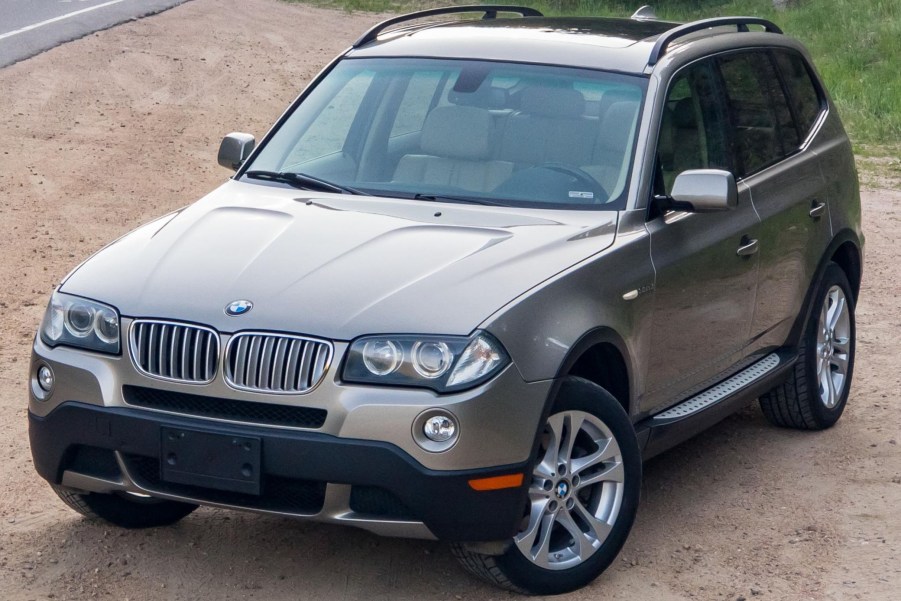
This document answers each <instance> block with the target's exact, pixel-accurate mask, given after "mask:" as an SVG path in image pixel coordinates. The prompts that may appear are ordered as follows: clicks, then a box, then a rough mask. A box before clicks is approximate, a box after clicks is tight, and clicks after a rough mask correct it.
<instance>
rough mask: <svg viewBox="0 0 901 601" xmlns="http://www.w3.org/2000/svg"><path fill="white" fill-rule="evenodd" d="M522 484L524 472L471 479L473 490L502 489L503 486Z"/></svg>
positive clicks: (509, 486) (470, 484) (513, 486)
mask: <svg viewBox="0 0 901 601" xmlns="http://www.w3.org/2000/svg"><path fill="white" fill-rule="evenodd" d="M521 485H522V474H508V475H506V476H493V477H491V478H476V479H475V480H470V481H469V486H470V488H472V489H473V490H480V491H481V490H501V489H503V488H516V487H517V486H521Z"/></svg>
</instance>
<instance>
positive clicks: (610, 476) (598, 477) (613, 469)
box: [576, 461, 625, 490]
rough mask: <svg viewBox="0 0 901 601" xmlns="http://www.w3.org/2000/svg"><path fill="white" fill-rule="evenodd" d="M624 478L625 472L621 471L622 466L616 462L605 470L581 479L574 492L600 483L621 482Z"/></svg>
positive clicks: (619, 462)
mask: <svg viewBox="0 0 901 601" xmlns="http://www.w3.org/2000/svg"><path fill="white" fill-rule="evenodd" d="M624 478H625V472H624V470H623V464H622V462H621V461H617V462H616V463H614V464H613V465H611V466H609V467H607V469H604V470H601V471H599V472H597V473H596V474H591V475H589V476H585V477H583V478H582V479H581V480H579V485H578V486H576V490H582V489H583V488H586V487H588V486H594V485H595V484H598V483H600V482H622V481H623V480H624Z"/></svg>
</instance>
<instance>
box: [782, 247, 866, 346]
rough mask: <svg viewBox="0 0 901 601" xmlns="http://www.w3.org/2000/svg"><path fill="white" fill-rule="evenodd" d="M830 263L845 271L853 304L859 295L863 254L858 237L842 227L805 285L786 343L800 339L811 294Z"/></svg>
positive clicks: (796, 341) (807, 316)
mask: <svg viewBox="0 0 901 601" xmlns="http://www.w3.org/2000/svg"><path fill="white" fill-rule="evenodd" d="M830 263H836V264H837V265H838V266H839V267H841V269H842V271H844V272H845V275H846V276H847V277H848V282H849V283H850V284H851V290H852V292H853V293H854V304H855V305H856V304H857V299H858V297H859V296H860V284H861V280H862V278H863V254H862V252H861V242H860V238H859V237H858V236H857V234H856V233H855V232H854V231H853V230H851V229H844V230H841V231H839V233H838V234H836V235H835V236H834V237H833V238H832V242H830V243H829V246H827V247H826V251H825V252H824V253H823V256H822V258H820V262H819V264H818V265H817V268H816V271H815V272H814V277H813V278H812V279H811V281H810V285H809V286H808V287H807V293H806V294H805V296H804V305H803V309H802V311H801V312H800V313H799V314H798V316H797V318H796V319H795V323H794V325H793V326H792V329H791V333H790V334H789V338H788V340H787V341H786V344H788V345H792V346H795V345H797V344H798V343H799V341H800V340H801V336H802V335H803V333H804V325H805V324H806V323H807V320H808V319H809V318H810V311H811V308H812V306H811V303H812V300H813V295H814V294H815V293H816V289H817V286H818V285H819V283H820V280H822V279H823V273H824V272H825V271H826V266H827V265H829V264H830Z"/></svg>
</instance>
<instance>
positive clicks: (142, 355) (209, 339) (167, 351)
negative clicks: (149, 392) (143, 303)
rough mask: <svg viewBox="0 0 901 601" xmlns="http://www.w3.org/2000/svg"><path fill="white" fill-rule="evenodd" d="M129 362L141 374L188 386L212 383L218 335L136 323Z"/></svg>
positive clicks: (189, 328)
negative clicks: (186, 383) (131, 362)
mask: <svg viewBox="0 0 901 601" xmlns="http://www.w3.org/2000/svg"><path fill="white" fill-rule="evenodd" d="M129 342H130V345H129V347H130V350H131V359H132V361H133V362H134V364H135V366H136V367H137V368H138V370H139V371H141V372H142V373H144V374H147V375H149V376H154V377H156V378H163V379H165V380H172V381H175V382H188V383H191V384H206V383H209V382H212V381H213V378H214V377H215V376H216V369H217V367H218V363H219V335H218V334H217V333H216V332H215V331H213V330H211V329H209V328H204V327H202V326H195V325H189V324H181V323H172V322H167V321H156V320H136V321H135V322H134V323H133V324H132V326H131V335H130V337H129Z"/></svg>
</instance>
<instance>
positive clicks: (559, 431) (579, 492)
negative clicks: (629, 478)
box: [514, 411, 625, 570]
mask: <svg viewBox="0 0 901 601" xmlns="http://www.w3.org/2000/svg"><path fill="white" fill-rule="evenodd" d="M624 490H625V485H624V469H623V458H622V453H621V451H620V447H619V444H618V443H617V441H616V439H615V438H614V436H613V433H612V432H611V431H610V429H609V428H608V427H607V426H606V425H605V424H604V422H603V421H601V420H600V419H599V418H597V417H596V416H594V415H592V414H590V413H586V412H583V411H564V412H561V413H557V414H554V415H552V416H551V417H550V418H549V419H548V422H547V425H546V426H545V430H544V432H543V435H542V441H541V448H540V460H539V462H538V464H537V465H536V466H535V469H534V471H533V474H532V484H531V486H530V487H529V515H528V517H527V524H526V526H525V528H524V529H523V530H522V531H521V532H520V533H519V534H518V535H517V536H516V537H514V543H515V544H516V546H517V548H518V549H519V550H520V551H521V552H522V554H523V555H525V557H526V558H527V559H528V560H529V561H530V562H532V563H533V564H535V565H537V566H539V567H542V568H545V569H550V570H563V569H568V568H572V567H575V566H577V565H579V564H581V563H583V562H585V561H586V560H587V559H588V558H590V557H591V556H592V555H593V554H594V553H595V552H596V551H597V550H598V549H599V548H600V547H601V545H602V544H603V543H604V541H605V540H606V539H607V536H608V535H609V533H610V531H611V530H612V528H613V525H614V524H615V523H616V519H617V517H618V516H619V512H620V507H621V505H622V500H623V493H624Z"/></svg>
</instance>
